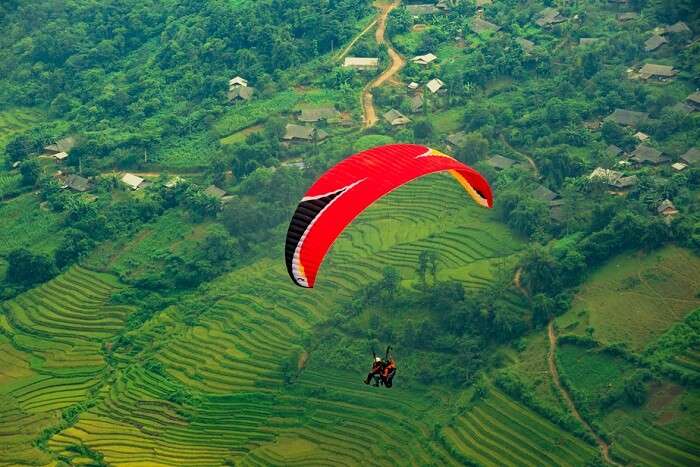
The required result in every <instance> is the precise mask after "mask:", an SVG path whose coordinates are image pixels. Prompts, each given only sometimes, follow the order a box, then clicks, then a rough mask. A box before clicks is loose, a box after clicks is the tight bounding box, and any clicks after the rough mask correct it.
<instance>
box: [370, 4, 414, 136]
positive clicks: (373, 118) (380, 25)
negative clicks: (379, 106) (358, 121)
mask: <svg viewBox="0 0 700 467" xmlns="http://www.w3.org/2000/svg"><path fill="white" fill-rule="evenodd" d="M400 3H401V0H394V1H393V2H391V3H390V4H386V5H380V6H379V15H378V16H377V30H376V31H375V34H374V37H375V39H376V41H377V44H384V43H386V44H387V49H388V53H389V58H391V66H390V67H389V68H387V69H386V70H384V71H383V72H382V74H381V75H379V76H378V77H377V78H375V79H374V80H373V81H371V82H370V83H369V84H368V85H367V86H365V88H364V89H363V90H362V114H363V120H364V124H365V128H369V127H372V126H374V125H376V123H377V112H376V111H375V109H374V103H373V102H372V89H374V88H378V87H379V86H381V85H382V84H384V83H385V82H386V81H387V80H389V79H390V78H391V77H392V76H394V75H395V74H396V73H398V72H399V71H400V70H401V68H403V66H404V65H405V64H406V61H405V60H404V58H403V57H402V56H401V55H400V54H399V53H398V52H397V51H396V50H394V48H393V47H392V46H391V43H390V42H389V41H387V40H386V38H385V37H384V34H385V33H386V19H387V17H388V16H389V13H391V10H393V9H394V8H396V7H397V6H399V4H400Z"/></svg>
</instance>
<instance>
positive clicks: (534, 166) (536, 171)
mask: <svg viewBox="0 0 700 467" xmlns="http://www.w3.org/2000/svg"><path fill="white" fill-rule="evenodd" d="M501 141H502V142H503V144H504V145H505V146H506V147H507V148H508V149H510V150H511V151H513V152H514V153H516V154H518V155H520V156H521V157H523V158H525V159H526V160H527V162H528V163H529V164H530V166H531V167H532V170H533V172H535V177H538V178H539V176H540V171H539V169H538V168H537V164H535V161H534V160H533V159H532V157H530V156H528V155H527V154H525V153H524V152H522V151H518V150H517V149H515V148H514V147H513V146H511V145H510V143H509V142H508V140H507V139H506V138H505V136H503V135H501Z"/></svg>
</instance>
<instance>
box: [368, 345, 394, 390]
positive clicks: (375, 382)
mask: <svg viewBox="0 0 700 467" xmlns="http://www.w3.org/2000/svg"><path fill="white" fill-rule="evenodd" d="M390 351H391V346H389V347H387V348H386V356H385V358H384V360H382V357H377V354H376V353H375V352H374V351H372V355H373V358H374V360H372V368H371V369H370V371H369V373H368V374H367V378H365V384H370V383H372V386H374V387H379V386H380V385H383V386H384V387H387V388H390V387H391V386H393V384H394V383H393V381H394V376H395V375H396V362H395V361H394V359H393V358H391V356H390V354H389V352H390Z"/></svg>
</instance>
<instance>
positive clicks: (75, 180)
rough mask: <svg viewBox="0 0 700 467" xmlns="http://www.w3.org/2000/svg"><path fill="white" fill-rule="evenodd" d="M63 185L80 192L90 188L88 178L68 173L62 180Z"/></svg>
mask: <svg viewBox="0 0 700 467" xmlns="http://www.w3.org/2000/svg"><path fill="white" fill-rule="evenodd" d="M63 187H64V188H70V189H71V190H73V191H78V192H81V193H82V192H85V191H88V190H89V189H90V180H88V179H87V178H84V177H81V176H80V175H68V176H67V177H66V178H65V180H64V181H63Z"/></svg>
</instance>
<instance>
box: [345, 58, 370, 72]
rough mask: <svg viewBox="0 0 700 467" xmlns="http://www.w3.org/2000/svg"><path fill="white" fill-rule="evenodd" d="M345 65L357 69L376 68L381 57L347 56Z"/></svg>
mask: <svg viewBox="0 0 700 467" xmlns="http://www.w3.org/2000/svg"><path fill="white" fill-rule="evenodd" d="M343 67H345V68H352V69H355V70H376V69H377V68H378V67H379V59H378V58H375V57H345V61H344V62H343Z"/></svg>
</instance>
